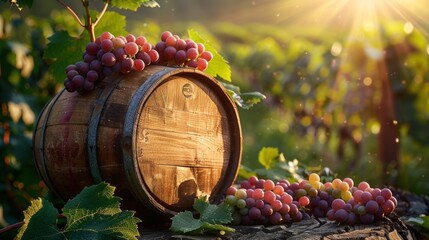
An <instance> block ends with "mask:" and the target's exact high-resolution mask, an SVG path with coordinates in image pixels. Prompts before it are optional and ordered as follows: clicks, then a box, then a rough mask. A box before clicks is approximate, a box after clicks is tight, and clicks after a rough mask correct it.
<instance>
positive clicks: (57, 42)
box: [43, 31, 89, 82]
mask: <svg viewBox="0 0 429 240" xmlns="http://www.w3.org/2000/svg"><path fill="white" fill-rule="evenodd" d="M88 39H89V38H74V37H72V36H70V35H69V33H68V32H67V31H57V32H55V33H54V34H53V35H52V36H50V37H49V38H48V40H49V43H48V45H47V47H46V50H45V54H44V55H43V58H44V59H51V60H54V63H52V64H51V65H50V69H51V70H52V73H53V76H54V78H55V79H56V81H57V82H62V81H63V80H64V79H65V78H66V73H65V68H66V67H67V65H69V64H74V63H75V62H77V61H81V60H82V53H83V51H84V50H85V47H86V44H87V43H88V41H89V40H88Z"/></svg>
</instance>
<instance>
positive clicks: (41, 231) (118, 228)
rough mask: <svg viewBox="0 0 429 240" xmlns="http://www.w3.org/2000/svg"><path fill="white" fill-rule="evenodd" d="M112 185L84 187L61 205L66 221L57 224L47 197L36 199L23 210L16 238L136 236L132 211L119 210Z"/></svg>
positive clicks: (118, 199) (137, 221)
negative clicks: (22, 220)
mask: <svg viewBox="0 0 429 240" xmlns="http://www.w3.org/2000/svg"><path fill="white" fill-rule="evenodd" d="M114 190H115V188H114V187H112V186H110V185H109V184H107V183H105V182H101V183H99V184H97V185H94V186H91V187H86V188H84V189H83V190H82V191H81V192H80V193H79V194H78V195H77V196H76V197H74V198H73V199H71V200H69V201H68V202H67V203H66V205H65V206H64V208H63V215H64V216H65V217H66V219H67V222H66V225H65V227H64V229H62V230H60V229H59V228H58V226H57V216H58V211H57V209H55V208H54V206H53V205H52V203H50V202H48V201H47V200H42V199H38V200H35V201H33V202H32V204H31V206H30V207H29V208H28V209H27V210H26V211H25V212H24V215H25V224H24V226H23V227H21V229H20V230H19V234H18V236H17V237H18V238H17V239H18V240H20V239H35V238H37V239H54V240H56V239H112V240H113V239H135V238H136V236H138V235H139V232H138V228H137V223H139V222H140V219H138V218H135V217H134V212H133V211H122V210H121V209H120V204H119V201H120V198H119V197H115V196H114V195H113V193H114Z"/></svg>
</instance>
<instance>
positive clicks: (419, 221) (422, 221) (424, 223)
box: [407, 215, 429, 235]
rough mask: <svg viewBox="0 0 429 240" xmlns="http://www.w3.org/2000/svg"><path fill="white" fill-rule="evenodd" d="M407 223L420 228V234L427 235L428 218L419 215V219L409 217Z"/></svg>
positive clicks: (428, 228) (428, 231) (428, 227)
mask: <svg viewBox="0 0 429 240" xmlns="http://www.w3.org/2000/svg"><path fill="white" fill-rule="evenodd" d="M407 222H408V223H410V224H415V225H417V226H419V227H420V228H422V231H421V234H423V233H424V234H426V235H428V234H429V216H426V215H421V216H419V217H411V218H409V219H408V220H407Z"/></svg>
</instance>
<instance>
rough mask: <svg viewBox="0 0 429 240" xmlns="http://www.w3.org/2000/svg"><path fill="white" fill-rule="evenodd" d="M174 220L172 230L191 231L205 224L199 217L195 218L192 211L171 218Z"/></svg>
mask: <svg viewBox="0 0 429 240" xmlns="http://www.w3.org/2000/svg"><path fill="white" fill-rule="evenodd" d="M171 219H172V220H173V222H172V224H171V227H170V230H171V231H173V232H183V233H187V232H191V231H195V230H197V229H199V228H201V227H202V226H203V223H202V222H201V221H200V220H199V219H195V218H194V216H193V215H192V213H191V212H190V211H184V212H180V213H178V214H176V215H175V216H174V217H172V218H171Z"/></svg>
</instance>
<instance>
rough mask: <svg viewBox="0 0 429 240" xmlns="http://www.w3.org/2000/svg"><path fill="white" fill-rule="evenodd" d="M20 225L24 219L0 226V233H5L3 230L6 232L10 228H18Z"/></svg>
mask: <svg viewBox="0 0 429 240" xmlns="http://www.w3.org/2000/svg"><path fill="white" fill-rule="evenodd" d="M22 225H24V221H22V222H17V223H14V224H11V225H9V226H6V227H4V228H1V229H0V233H5V232H7V231H9V230H12V229H15V228H20V227H22Z"/></svg>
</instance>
